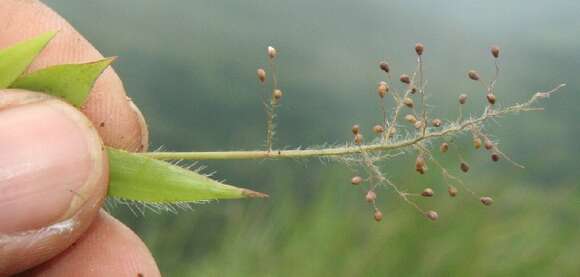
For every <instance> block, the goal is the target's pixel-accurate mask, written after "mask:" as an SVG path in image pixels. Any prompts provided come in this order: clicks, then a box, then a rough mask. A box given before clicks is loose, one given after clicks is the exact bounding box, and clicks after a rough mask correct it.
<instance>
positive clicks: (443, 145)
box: [439, 142, 449, 153]
mask: <svg viewBox="0 0 580 277" xmlns="http://www.w3.org/2000/svg"><path fill="white" fill-rule="evenodd" d="M439 150H441V153H445V152H447V151H449V143H447V142H444V143H441V145H440V146H439Z"/></svg>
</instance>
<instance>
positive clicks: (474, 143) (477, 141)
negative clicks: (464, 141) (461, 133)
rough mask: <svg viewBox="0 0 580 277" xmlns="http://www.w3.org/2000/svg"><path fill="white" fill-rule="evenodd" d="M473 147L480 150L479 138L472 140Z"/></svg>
mask: <svg viewBox="0 0 580 277" xmlns="http://www.w3.org/2000/svg"><path fill="white" fill-rule="evenodd" d="M473 147H475V149H479V148H481V139H480V138H474V139H473Z"/></svg>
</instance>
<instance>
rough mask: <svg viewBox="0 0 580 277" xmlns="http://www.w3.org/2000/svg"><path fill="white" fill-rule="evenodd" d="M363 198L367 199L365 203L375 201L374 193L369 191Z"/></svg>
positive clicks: (375, 195)
mask: <svg viewBox="0 0 580 277" xmlns="http://www.w3.org/2000/svg"><path fill="white" fill-rule="evenodd" d="M365 198H366V199H367V202H369V203H372V202H374V201H375V200H376V199H377V194H376V193H375V192H374V191H372V190H369V191H368V192H367V195H366V196H365Z"/></svg>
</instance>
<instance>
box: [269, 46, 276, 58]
mask: <svg viewBox="0 0 580 277" xmlns="http://www.w3.org/2000/svg"><path fill="white" fill-rule="evenodd" d="M277 55H278V51H276V48H274V47H272V46H268V57H270V59H275V58H276V56H277Z"/></svg>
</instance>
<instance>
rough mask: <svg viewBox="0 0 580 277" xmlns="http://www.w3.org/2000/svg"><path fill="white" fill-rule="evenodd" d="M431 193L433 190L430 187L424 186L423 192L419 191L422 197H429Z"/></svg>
mask: <svg viewBox="0 0 580 277" xmlns="http://www.w3.org/2000/svg"><path fill="white" fill-rule="evenodd" d="M433 194H435V193H434V192H433V190H432V189H431V188H426V189H424V190H423V192H421V196H423V197H431V196H433Z"/></svg>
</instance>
